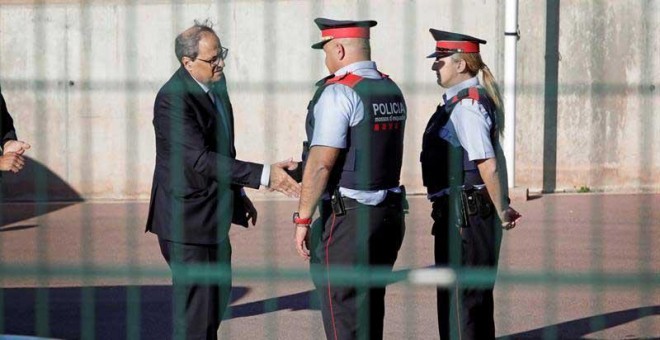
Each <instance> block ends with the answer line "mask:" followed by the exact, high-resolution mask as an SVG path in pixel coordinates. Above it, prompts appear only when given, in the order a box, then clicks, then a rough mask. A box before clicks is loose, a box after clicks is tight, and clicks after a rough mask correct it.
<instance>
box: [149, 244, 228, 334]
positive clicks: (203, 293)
mask: <svg viewBox="0 0 660 340" xmlns="http://www.w3.org/2000/svg"><path fill="white" fill-rule="evenodd" d="M158 243H159V244H160V250H161V253H162V254H163V257H164V258H165V260H166V261H167V264H168V265H170V267H171V266H172V264H175V263H181V264H214V265H216V264H217V265H220V266H219V268H222V269H224V270H228V271H229V274H230V276H229V278H228V279H224V280H222V281H221V282H209V281H208V280H202V282H195V283H188V282H180V280H178V279H177V278H176V277H174V276H173V279H172V283H173V286H174V289H173V293H174V294H173V301H172V306H173V308H172V311H173V314H174V315H173V320H174V321H173V326H174V338H175V339H217V338H218V328H219V327H220V321H221V320H222V315H223V313H224V312H225V310H226V309H227V305H229V295H230V292H231V243H230V242H229V238H228V237H227V238H226V239H225V241H224V242H222V243H220V244H212V245H200V244H183V243H176V242H172V241H168V240H165V239H162V238H159V239H158ZM222 269H220V270H222Z"/></svg>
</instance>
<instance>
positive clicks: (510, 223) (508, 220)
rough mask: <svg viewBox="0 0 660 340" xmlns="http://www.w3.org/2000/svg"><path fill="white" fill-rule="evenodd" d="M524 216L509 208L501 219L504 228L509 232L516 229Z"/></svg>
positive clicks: (503, 212)
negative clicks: (517, 223)
mask: <svg viewBox="0 0 660 340" xmlns="http://www.w3.org/2000/svg"><path fill="white" fill-rule="evenodd" d="M521 217H522V215H520V213H519V212H517V211H516V210H515V209H513V208H511V207H508V208H506V209H504V210H503V211H502V213H501V216H500V219H501V220H502V228H504V229H506V230H509V229H513V228H515V227H516V222H518V220H520V218H521Z"/></svg>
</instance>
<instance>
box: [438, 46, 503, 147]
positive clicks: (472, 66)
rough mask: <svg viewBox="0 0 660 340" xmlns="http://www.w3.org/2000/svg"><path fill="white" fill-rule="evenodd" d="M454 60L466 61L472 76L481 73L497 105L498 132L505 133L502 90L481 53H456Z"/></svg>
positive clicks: (487, 91) (485, 85) (486, 87)
mask: <svg viewBox="0 0 660 340" xmlns="http://www.w3.org/2000/svg"><path fill="white" fill-rule="evenodd" d="M451 58H452V60H454V61H460V60H465V65H466V66H465V67H466V68H467V71H468V73H470V75H471V76H473V77H475V76H477V74H479V71H481V77H482V78H483V85H484V88H485V89H486V93H488V96H489V97H490V99H491V100H492V101H493V103H494V104H495V111H496V112H495V114H496V115H497V130H498V132H499V133H500V135H501V134H502V133H503V132H504V105H503V101H502V95H501V94H500V88H499V86H497V81H496V80H495V77H494V76H493V74H492V73H491V72H490V69H489V68H488V66H486V64H485V63H484V61H483V60H482V59H481V54H479V53H455V54H453V55H452V56H451Z"/></svg>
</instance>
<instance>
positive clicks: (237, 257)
mask: <svg viewBox="0 0 660 340" xmlns="http://www.w3.org/2000/svg"><path fill="white" fill-rule="evenodd" d="M409 201H410V205H411V209H410V210H411V214H409V215H408V217H407V221H406V223H407V233H406V238H405V241H404V245H403V247H402V249H401V252H400V256H399V260H398V261H397V264H396V266H395V270H406V269H414V268H423V267H426V266H429V265H431V263H432V258H433V256H432V238H431V237H430V234H429V226H430V218H429V217H428V216H429V213H430V206H429V204H428V203H427V202H426V200H425V199H424V198H423V197H420V196H412V197H409ZM256 205H257V208H258V209H259V211H260V215H259V222H258V225H257V226H256V227H252V228H250V229H243V228H234V229H233V230H232V231H231V237H232V243H233V254H234V255H233V257H234V262H233V263H234V268H235V270H236V271H237V272H244V273H245V272H247V273H249V269H250V268H264V267H272V268H276V269H277V270H278V271H279V272H282V271H287V270H291V269H293V270H305V268H306V267H307V265H306V263H305V262H303V261H302V260H301V259H299V258H298V257H297V256H296V254H295V251H294V248H293V246H292V244H293V243H292V228H291V224H290V223H289V220H290V216H291V212H292V211H293V210H294V209H295V206H296V205H295V202H293V201H288V200H270V199H268V200H259V201H257V202H256ZM514 205H515V207H516V208H518V209H519V211H520V212H521V213H522V214H523V216H524V217H523V220H522V223H520V224H519V226H518V227H517V228H516V229H515V230H513V231H510V232H507V233H506V234H505V237H504V241H503V247H502V253H501V255H502V256H501V261H500V271H499V275H500V276H499V279H498V280H499V281H498V284H497V286H496V291H495V293H496V296H495V299H496V326H497V334H498V337H509V338H529V339H537V338H544V337H545V338H555V337H558V338H563V339H576V338H589V339H600V338H603V339H623V338H625V339H637V338H645V339H647V338H660V287H659V286H660V285H658V284H657V283H658V282H659V275H660V274H659V273H660V195H657V194H656V195H652V194H640V195H614V194H611V195H599V194H581V195H547V196H544V197H540V198H537V199H534V200H530V201H519V202H515V204H514ZM146 210H147V203H146V202H119V203H108V202H95V203H89V202H82V203H67V204H46V205H34V204H2V205H0V212H1V214H0V219H1V220H0V266H3V267H0V270H4V272H3V275H2V276H0V286H2V287H4V289H3V290H2V291H3V293H4V294H0V333H4V334H22V335H35V334H41V335H44V334H48V335H49V336H51V337H56V338H66V339H74V338H81V337H86V336H92V335H96V337H97V338H101V339H118V338H119V339H121V338H126V337H129V336H127V335H130V336H132V337H133V338H136V337H134V336H137V335H141V337H142V338H147V339H161V338H162V337H163V335H164V334H167V331H168V329H169V327H171V320H169V319H168V318H169V316H170V311H171V301H170V299H169V294H170V292H171V290H170V287H169V282H170V281H169V278H168V277H167V266H166V264H165V262H164V261H163V260H162V258H161V256H160V253H159V250H158V246H157V242H156V238H155V237H154V236H153V235H151V234H144V233H143V226H144V221H145V216H146ZM17 266H19V267H18V269H25V270H27V271H30V270H32V269H34V268H36V267H37V266H40V267H39V268H42V269H43V271H44V272H50V273H52V274H54V275H52V276H41V277H38V276H31V275H27V274H22V275H18V276H15V275H12V274H11V273H12V272H13V271H14V272H15V270H16V269H17ZM80 266H85V268H95V267H97V268H99V267H100V268H110V269H121V268H126V267H127V266H133V267H135V268H148V269H153V270H154V272H153V273H152V274H155V275H154V276H147V275H143V276H142V277H139V278H129V277H124V275H114V276H113V275H110V276H96V277H90V276H85V277H82V278H81V277H79V276H76V275H75V271H74V272H68V273H67V272H65V271H66V270H68V269H71V268H79V267H80ZM603 273H604V275H601V274H603ZM120 274H121V273H120ZM518 274H522V275H524V276H522V277H520V276H516V275H518ZM539 275H544V276H542V280H538V279H539ZM585 275H592V276H591V279H592V280H591V281H590V282H591V283H592V284H585V281H584V278H585ZM234 285H235V288H234V292H233V293H234V297H233V299H234V301H233V302H232V305H231V309H230V312H231V316H230V317H229V319H228V320H226V321H224V322H223V324H222V326H221V330H220V336H221V338H223V339H294V338H295V339H318V338H322V326H321V319H320V313H319V311H318V310H317V308H316V307H315V304H314V301H313V299H311V300H310V296H311V293H310V289H311V288H312V285H311V283H310V282H309V281H308V280H299V281H277V280H274V279H272V276H266V277H264V278H261V279H254V278H247V277H237V278H235V279H234ZM83 286H85V287H95V288H94V289H86V288H81V287H83ZM36 287H44V288H42V289H37V288H36ZM434 301H435V291H434V289H433V288H431V287H426V286H413V285H410V284H408V283H406V282H399V283H396V284H392V285H390V286H389V287H388V295H387V301H386V304H387V316H386V320H385V324H386V326H385V335H386V336H385V338H386V339H435V338H437V335H436V334H437V330H436V329H437V328H436V327H437V326H436V322H435V305H434ZM138 307H139V308H138ZM0 338H1V337H0Z"/></svg>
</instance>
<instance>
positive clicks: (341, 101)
mask: <svg viewBox="0 0 660 340" xmlns="http://www.w3.org/2000/svg"><path fill="white" fill-rule="evenodd" d="M347 73H353V74H355V75H357V76H360V77H363V78H367V79H381V78H382V76H381V75H380V73H379V72H378V70H377V69H376V63H375V62H373V61H358V62H355V63H352V64H350V65H346V66H345V67H343V68H341V69H339V70H337V72H335V76H342V75H345V74H347ZM363 118H364V105H363V103H362V100H361V99H360V96H358V94H357V93H356V92H355V91H354V90H353V89H352V88H350V87H348V86H346V85H343V84H332V85H328V86H327V87H326V88H325V89H324V90H323V93H322V94H321V97H319V99H318V101H317V102H316V105H315V106H314V120H315V124H314V136H313V138H312V142H311V146H314V145H321V146H329V147H333V148H337V149H345V148H346V147H347V145H346V139H347V136H348V129H349V127H353V126H356V125H357V124H358V123H359V122H360V121H361V120H362V119H363ZM390 190H391V191H394V192H399V189H398V188H392V189H390ZM339 192H340V193H341V195H342V196H344V197H348V198H352V199H355V200H357V201H358V202H360V203H362V204H366V205H377V204H378V203H380V202H382V201H383V200H384V199H385V196H386V195H387V190H373V191H372V190H368V191H365V190H353V189H348V188H343V187H340V188H339Z"/></svg>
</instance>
